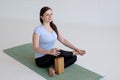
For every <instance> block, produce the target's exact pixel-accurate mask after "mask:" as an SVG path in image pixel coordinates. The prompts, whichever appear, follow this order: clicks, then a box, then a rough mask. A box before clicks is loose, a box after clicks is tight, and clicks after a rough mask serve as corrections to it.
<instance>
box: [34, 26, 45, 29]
mask: <svg viewBox="0 0 120 80" xmlns="http://www.w3.org/2000/svg"><path fill="white" fill-rule="evenodd" d="M35 29H43V26H42V25H38V26H36V27H35Z"/></svg>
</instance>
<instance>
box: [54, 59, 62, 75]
mask: <svg viewBox="0 0 120 80" xmlns="http://www.w3.org/2000/svg"><path fill="white" fill-rule="evenodd" d="M55 71H56V73H57V74H61V73H63V72H64V57H58V58H55Z"/></svg>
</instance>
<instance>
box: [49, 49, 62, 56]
mask: <svg viewBox="0 0 120 80" xmlns="http://www.w3.org/2000/svg"><path fill="white" fill-rule="evenodd" d="M50 54H51V55H54V56H58V55H60V53H59V52H58V49H57V48H53V49H51V50H50Z"/></svg>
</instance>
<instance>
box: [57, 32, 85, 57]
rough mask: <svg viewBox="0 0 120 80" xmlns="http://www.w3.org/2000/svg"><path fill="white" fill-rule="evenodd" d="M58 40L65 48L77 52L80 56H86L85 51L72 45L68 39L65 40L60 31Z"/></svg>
mask: <svg viewBox="0 0 120 80" xmlns="http://www.w3.org/2000/svg"><path fill="white" fill-rule="evenodd" d="M58 40H59V41H60V42H61V43H62V44H63V45H65V46H67V47H69V48H71V49H73V50H74V51H77V52H78V53H79V54H81V55H82V54H85V50H81V49H79V48H76V47H75V46H74V45H73V44H72V43H70V42H69V41H68V40H67V39H65V38H64V37H63V36H62V34H61V33H60V31H58Z"/></svg>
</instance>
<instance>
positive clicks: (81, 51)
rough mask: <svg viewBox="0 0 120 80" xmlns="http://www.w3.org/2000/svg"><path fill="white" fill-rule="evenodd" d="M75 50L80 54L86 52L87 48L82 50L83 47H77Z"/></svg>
mask: <svg viewBox="0 0 120 80" xmlns="http://www.w3.org/2000/svg"><path fill="white" fill-rule="evenodd" d="M75 51H77V52H78V53H79V54H80V55H84V54H86V52H85V50H81V49H78V48H76V49H75Z"/></svg>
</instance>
